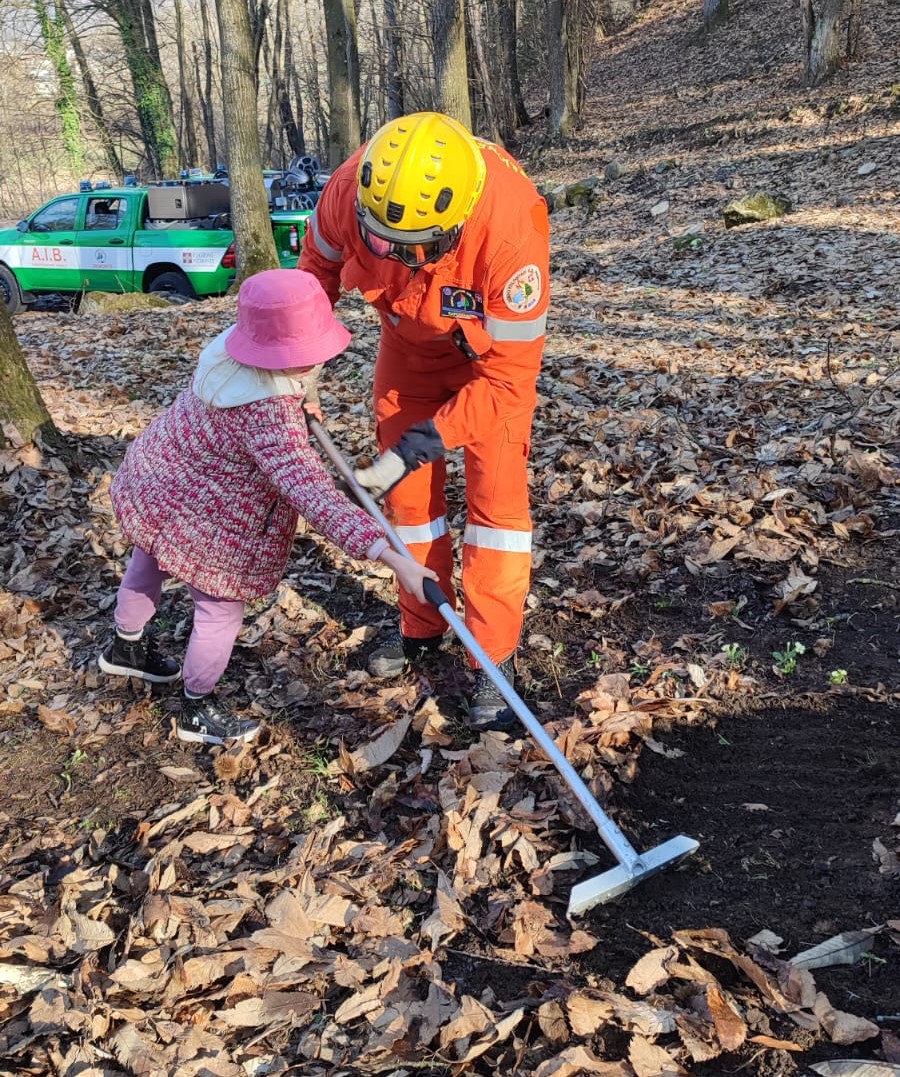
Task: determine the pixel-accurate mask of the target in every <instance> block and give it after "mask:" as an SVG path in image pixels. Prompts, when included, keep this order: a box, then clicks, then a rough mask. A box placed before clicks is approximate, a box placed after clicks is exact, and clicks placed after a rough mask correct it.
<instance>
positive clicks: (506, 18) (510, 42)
mask: <svg viewBox="0 0 900 1077" xmlns="http://www.w3.org/2000/svg"><path fill="white" fill-rule="evenodd" d="M517 13H518V0H496V4H495V16H494V17H495V19H496V24H497V34H498V38H499V51H500V53H501V54H502V56H503V67H504V81H505V84H506V90H505V92H506V93H507V94H508V95H509V101H510V104H511V106H512V124H513V127H526V126H527V125H528V124H530V123H531V118H530V116H529V115H528V109H527V108H526V107H525V98H524V96H523V95H522V84H521V82H520V81H519V58H518V48H517V45H518V40H517V39H518V32H517V25H518V19H517ZM501 133H503V132H502V131H501ZM509 135H512V131H510V132H509ZM504 137H507V136H506V135H504Z"/></svg>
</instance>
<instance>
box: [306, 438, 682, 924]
mask: <svg viewBox="0 0 900 1077" xmlns="http://www.w3.org/2000/svg"><path fill="white" fill-rule="evenodd" d="M309 428H310V430H311V431H312V434H313V436H314V437H315V439H316V441H318V442H319V444H320V445H321V446H322V449H323V450H324V452H325V454H326V456H327V457H328V458H329V460H331V462H332V464H334V466H335V468H336V470H337V472H338V474H339V475H340V476H341V478H342V479H343V480H344V482H345V483H346V484H347V486H348V488H349V489H350V491H351V492H352V494H353V496H354V497H355V498H356V500H357V501H358V502H359V504H360V505H361V506H362V507H363V508H364V509H365V510H366V512H368V513H369V515H370V516H372V517H373V518H374V519H375V520H377V521H378V523H379V524H381V526H382V527H383V528H384V531H385V534H386V535H387V538H388V541H389V542H390V544H391V545H392V546H393V548H394V549H395V550H396V551H397V553H399V554H400V555H401V556H403V557H409V558H410V559H412V554H411V553H410V552H409V550H408V549H407V548H406V546H405V545H404V543H403V540H402V539H401V538H400V536H399V535H398V534H397V532H396V531H395V530H394V529H393V527H392V526H391V524H390V523H389V522H388V520H387V518H386V517H385V515H384V513H383V512H382V511H381V509H380V508H379V507H378V505H377V503H376V502H375V500H374V498H373V497H372V496H371V494H369V492H368V491H367V490H365V489H364V488H363V487H362V486H361V485H360V484H359V483H358V482H357V481H356V477H355V475H354V474H353V471H352V469H351V468H350V466H349V464H348V463H347V461H346V460H345V459H344V458H343V456H342V455H341V453H340V451H339V450H338V448H337V446H336V445H335V444H334V442H333V441H332V440H331V437H330V436H329V435H328V434H327V433H326V432H325V430H324V429H323V428H322V425H321V423H319V422H317V421H316V420H315V419H312V418H310V419H309ZM424 590H425V597H426V598H427V599H428V601H429V602H431V603H432V604H433V605H435V606H436V607H437V609H438V612H439V613H440V615H441V616H442V617H443V618H444V620H445V621H446V622H447V624H448V625H449V627H450V628H452V629H453V631H454V632H455V633H456V635H457V637H458V638H459V640H460V641H461V642H462V644H463V645H464V646H465V648H466V650H467V651H468V652H469V654H470V655H471V656H472V657H473V658H474V659H475V661H476V662H477V663H478V664H479V665H480V666H481V668H482V669H483V670H484V671H485V673H486V674H487V675H488V677H489V678H490V679H491V681H492V682H493V684H494V685H495V687H496V688H497V691H498V692H499V693H500V694H501V695H502V696H503V698H504V699H505V700H506V703H507V705H508V706H509V707H510V709H511V710H512V711H513V713H514V714H515V715H516V717H517V718H518V719H519V721H520V722H521V723H522V724H523V725H524V726H525V728H526V729H527V730H528V732H529V733H530V734H531V736H532V738H533V739H534V740H535V741H536V742H537V744H538V745H539V746H540V748H541V749H542V751H543V752H544V754H545V755H546V756H547V758H548V759H549V760H550V762H551V763H552V764H553V765H554V766H555V767H556V769H557V771H559V774H560V776H561V777H562V779H563V781H564V782H565V783H566V785H567V786H568V787H569V789H570V790H571V792H572V794H573V796H575V797H576V798H577V800H578V802H579V803H580V804H581V806H582V807H583V808H584V810H585V811H586V812H587V813H588V815H589V816H590V817H591V819H592V820H593V821H594V823H596V825H597V829H598V830H599V831H600V837H601V838H602V839H603V841H604V843H605V844H606V847H607V848H608V849H609V851H610V852H611V853H612V854H613V856H614V857H615V858H616V860H617V861H618V867H615V868H611V869H610V870H609V871H605V872H603V874H602V875H596V876H594V878H592V879H586V880H585V881H584V882H581V883H578V884H577V885H576V886H574V887H572V891H571V893H570V894H569V908H568V913H567V915H568V916H569V918H572V917H575V916H579V915H580V914H581V913H584V912H586V911H587V910H588V909H590V908H592V907H593V906H594V905H600V904H602V903H604V902H607V901H612V900H613V898H616V897H618V896H619V895H620V894H624V893H626V892H627V891H628V890H631V889H632V887H635V886H637V885H638V883H640V882H643V880H644V879H646V878H649V876H651V875H655V874H656V873H657V872H658V871H662V870H663V868H667V867H669V865H671V864H675V863H677V862H678V861H679V860H681V859H683V858H684V857H686V856H689V855H690V854H691V853H693V852H694V851H695V850H696V849H697V848H698V847H699V842H697V841H695V840H694V839H693V838H688V837H685V835H683V834H681V835H679V836H678V837H677V838H670V839H669V840H668V841H665V842H663V843H662V845H657V846H656V847H655V848H654V849H650V850H649V851H648V852H646V853H638V852H637V850H636V849H635V848H634V846H632V844H631V843H630V842H629V841H628V839H627V838H626V837H625V835H624V834H623V833H622V831H621V830H620V829H619V827H618V826H617V825H616V824H615V823H614V822H613V820H612V819H610V817H609V816H608V815H607V814H606V812H605V811H604V810H603V809H602V808H601V807H600V805H599V804H598V803H597V800H596V799H595V797H594V796H593V794H592V793H591V791H590V790H589V789H588V787H587V786H586V785H585V783H584V782H583V781H582V779H581V777H580V775H579V774H578V772H577V771H576V770H575V768H574V767H573V766H572V764H571V763H570V762H569V760H568V759H566V757H565V755H563V753H562V752H561V751H560V750H559V748H558V747H557V746H556V743H555V742H554V740H553V739H552V737H550V735H549V734H548V733H547V732H546V731H545V729H544V727H543V726H542V725H541V723H540V722H539V721H538V720H537V718H536V717H535V716H534V715H533V714H532V713H531V711H530V710H529V709H528V708H527V707H526V706H525V704H524V703H523V702H522V700H521V699H520V698H519V696H518V695H517V694H516V691H515V689H514V688H513V687H512V685H511V684H510V683H509V681H508V680H507V679H506V678H505V677H504V676H503V674H502V673H501V672H500V670H499V669H498V668H497V667H496V666H495V665H494V663H493V662H492V661H491V660H490V658H488V656H487V654H486V653H485V651H484V649H483V647H482V646H481V644H480V643H479V642H478V641H477V640H476V639H475V637H474V636H473V635H472V633H471V632H470V631H469V629H468V628H466V625H465V623H464V622H463V621H462V620H461V618H460V617H458V616H457V614H456V612H455V611H454V610H453V608H452V606H451V605H450V602H449V599H448V598H447V596H446V595H445V594H444V592H443V591H442V590H441V589H440V587H438V585H437V584H436V583H435V582H434V581H433V580H426V581H425V588H424Z"/></svg>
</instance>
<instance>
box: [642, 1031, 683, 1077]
mask: <svg viewBox="0 0 900 1077" xmlns="http://www.w3.org/2000/svg"><path fill="white" fill-rule="evenodd" d="M628 1061H629V1062H630V1063H631V1065H632V1066H633V1067H634V1072H635V1074H636V1077H688V1071H687V1070H686V1069H685V1068H684V1067H683V1066H681V1065H679V1063H678V1062H676V1060H675V1059H674V1058H673V1057H672V1056H671V1055H670V1054H669V1052H668V1051H667V1050H666V1049H665V1048H664V1047H660V1046H659V1045H658V1044H655V1043H651V1042H650V1040H648V1039H646V1037H644V1036H637V1035H635V1036H632V1037H631V1042H630V1043H629V1044H628Z"/></svg>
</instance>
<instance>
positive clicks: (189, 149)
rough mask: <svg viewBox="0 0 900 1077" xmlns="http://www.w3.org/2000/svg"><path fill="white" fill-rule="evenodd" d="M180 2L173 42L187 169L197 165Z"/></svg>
mask: <svg viewBox="0 0 900 1077" xmlns="http://www.w3.org/2000/svg"><path fill="white" fill-rule="evenodd" d="M181 2H182V0H175V40H176V43H177V47H178V83H179V87H178V88H179V91H180V96H181V137H180V139H179V145H180V149H181V159H182V161H184V163H185V164H186V165H187V166H188V167H193V166H194V165H199V163H200V154H199V150H198V147H197V127H196V121H195V119H194V99H193V93H192V92H191V86H190V84H189V79H188V64H187V45H186V43H185V39H184V15H183V12H182V9H181Z"/></svg>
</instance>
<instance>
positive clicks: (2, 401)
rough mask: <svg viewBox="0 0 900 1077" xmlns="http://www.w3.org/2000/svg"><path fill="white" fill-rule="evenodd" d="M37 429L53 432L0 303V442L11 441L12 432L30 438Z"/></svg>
mask: <svg viewBox="0 0 900 1077" xmlns="http://www.w3.org/2000/svg"><path fill="white" fill-rule="evenodd" d="M8 427H10V428H12V429H8ZM39 430H44V431H53V432H55V427H54V426H53V422H52V420H51V418H50V413H49V412H48V411H47V408H46V405H45V404H44V400H43V397H42V396H41V393H40V390H39V389H38V387H37V384H36V382H35V380H34V377H33V376H32V373H31V371H30V370H29V369H28V365H27V364H26V362H25V356H24V355H23V354H22V349H21V348H20V347H19V341H18V338H17V337H16V334H15V330H14V329H13V325H12V319H11V318H10V316H9V315H8V314H7V313H6V308H5V307H3V306H2V304H0V445H6V444H7V443H13V444H15V440H16V434H18V435H19V437H20V438H21V439H22V440H23V441H24V442H26V443H28V442H31V441H33V440H34V435H35V434H36V433H37V432H38V431H39Z"/></svg>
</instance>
